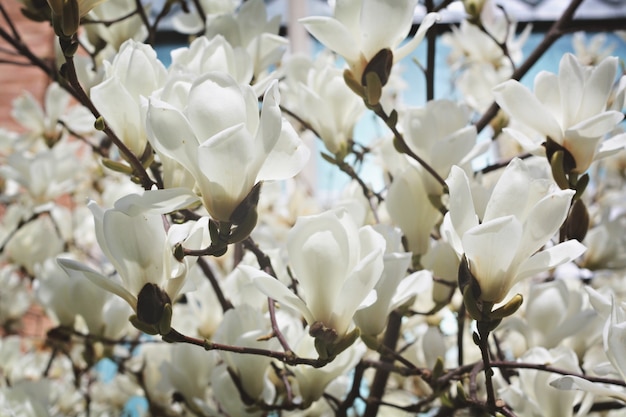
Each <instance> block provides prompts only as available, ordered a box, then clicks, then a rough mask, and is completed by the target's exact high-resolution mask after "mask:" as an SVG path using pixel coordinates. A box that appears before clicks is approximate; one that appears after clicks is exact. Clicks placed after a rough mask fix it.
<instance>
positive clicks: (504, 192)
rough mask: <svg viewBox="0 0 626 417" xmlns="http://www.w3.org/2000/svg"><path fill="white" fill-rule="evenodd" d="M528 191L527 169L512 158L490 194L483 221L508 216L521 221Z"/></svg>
mask: <svg viewBox="0 0 626 417" xmlns="http://www.w3.org/2000/svg"><path fill="white" fill-rule="evenodd" d="M529 189H530V175H529V173H528V168H527V167H526V164H525V163H524V161H522V160H521V159H519V158H514V159H513V160H512V161H511V162H510V163H509V165H508V166H507V167H506V169H505V170H504V172H503V173H502V176H501V177H500V179H499V180H498V182H497V183H496V186H495V188H494V189H493V192H492V193H491V197H490V198H489V202H488V203H487V208H486V209H485V216H484V218H483V221H485V222H486V221H489V220H492V219H496V218H498V217H502V216H508V215H513V216H515V217H517V218H518V219H520V220H522V221H523V219H524V214H525V210H526V201H527V200H528V193H529Z"/></svg>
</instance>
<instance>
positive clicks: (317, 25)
mask: <svg viewBox="0 0 626 417" xmlns="http://www.w3.org/2000/svg"><path fill="white" fill-rule="evenodd" d="M299 22H300V23H302V24H303V25H304V27H305V28H306V30H308V31H309V33H310V34H311V35H313V36H314V37H315V38H317V40H318V41H320V42H321V43H322V44H323V45H324V46H325V47H327V48H328V49H330V50H332V51H334V52H336V53H338V54H339V55H341V56H343V57H344V58H345V59H346V61H348V62H350V63H355V62H357V61H358V60H359V52H360V46H361V45H360V43H359V42H358V40H357V39H354V37H353V36H352V33H350V31H349V30H348V29H347V28H346V27H345V26H344V25H343V24H342V23H341V22H339V21H338V20H337V19H334V18H332V17H305V18H304V19H300V20H299Z"/></svg>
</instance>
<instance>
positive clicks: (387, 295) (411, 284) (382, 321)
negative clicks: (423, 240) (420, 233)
mask: <svg viewBox="0 0 626 417" xmlns="http://www.w3.org/2000/svg"><path fill="white" fill-rule="evenodd" d="M376 230H377V231H378V232H379V233H380V234H381V235H383V236H384V237H385V241H386V250H385V254H384V256H383V263H384V269H383V274H382V276H381V277H380V279H379V280H378V282H377V283H376V286H375V287H374V289H375V290H376V301H375V302H374V303H373V304H372V305H369V306H367V307H365V308H362V309H360V310H358V311H357V312H356V313H355V314H354V322H355V323H356V325H357V326H358V327H359V329H361V333H362V334H365V335H370V336H377V335H378V334H380V333H381V332H382V331H383V330H384V329H385V326H386V325H387V317H388V316H389V313H391V311H393V310H394V309H395V308H397V307H399V306H400V305H402V304H403V303H406V302H407V301H408V300H409V299H410V298H411V297H413V296H414V295H415V294H416V293H417V292H418V291H419V290H420V289H423V288H424V287H426V282H430V280H431V275H430V273H429V272H428V271H425V270H421V271H417V272H414V273H413V274H410V275H407V270H408V269H409V266H410V264H411V257H412V253H411V252H404V251H402V243H401V237H402V234H401V233H400V230H398V229H394V228H392V227H382V226H380V227H377V228H376Z"/></svg>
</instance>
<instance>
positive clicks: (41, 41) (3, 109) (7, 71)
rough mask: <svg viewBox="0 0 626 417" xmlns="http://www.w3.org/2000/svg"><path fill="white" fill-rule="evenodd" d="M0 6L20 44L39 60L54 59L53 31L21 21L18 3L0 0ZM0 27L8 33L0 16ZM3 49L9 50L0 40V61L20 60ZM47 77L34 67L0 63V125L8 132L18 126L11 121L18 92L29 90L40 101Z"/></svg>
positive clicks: (3, 41)
mask: <svg viewBox="0 0 626 417" xmlns="http://www.w3.org/2000/svg"><path fill="white" fill-rule="evenodd" d="M2 6H3V7H4V9H5V10H6V11H7V12H8V14H9V16H10V18H11V20H12V21H13V24H14V26H15V27H16V28H17V30H18V32H19V34H20V36H21V38H22V42H23V43H24V44H26V45H28V46H29V47H30V49H31V50H32V51H33V52H34V54H35V55H37V56H38V57H40V58H45V59H51V58H52V57H54V42H55V37H54V32H53V31H52V28H51V27H50V25H49V24H48V23H45V22H44V23H38V22H33V21H31V20H28V19H27V18H25V17H24V16H23V15H22V13H21V12H20V6H21V5H20V3H19V2H18V1H17V0H2ZM0 27H1V28H2V29H3V30H4V31H7V32H10V30H11V29H10V27H9V25H8V24H7V22H6V20H5V19H4V18H3V17H2V16H0ZM4 50H13V48H12V47H11V46H10V45H9V44H8V43H7V42H6V41H5V40H4V39H1V38H0V60H2V61H4V60H7V59H10V60H18V59H19V60H20V61H24V59H21V58H19V57H15V56H11V55H9V54H7V53H4ZM48 82H49V80H48V77H47V76H46V75H45V74H44V73H43V72H42V71H41V70H40V69H39V68H35V67H24V66H18V65H11V64H6V63H4V62H0V126H2V127H5V128H9V129H12V130H19V125H18V124H17V123H15V121H14V120H13V119H12V118H11V102H12V101H13V99H14V98H15V97H18V96H19V95H20V94H21V93H22V91H24V90H28V91H30V92H31V93H32V94H33V95H34V96H35V97H36V98H37V99H41V98H42V97H43V94H44V92H45V89H46V86H47V85H48Z"/></svg>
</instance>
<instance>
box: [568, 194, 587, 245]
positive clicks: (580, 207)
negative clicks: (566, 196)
mask: <svg viewBox="0 0 626 417" xmlns="http://www.w3.org/2000/svg"><path fill="white" fill-rule="evenodd" d="M565 227H566V233H567V237H568V238H570V239H576V240H577V241H579V242H582V241H583V239H584V238H585V236H586V235H587V231H588V230H589V213H588V212H587V207H585V203H584V202H583V201H582V200H581V199H576V200H575V201H574V204H572V208H571V209H570V211H569V216H567V220H566V221H565Z"/></svg>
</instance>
